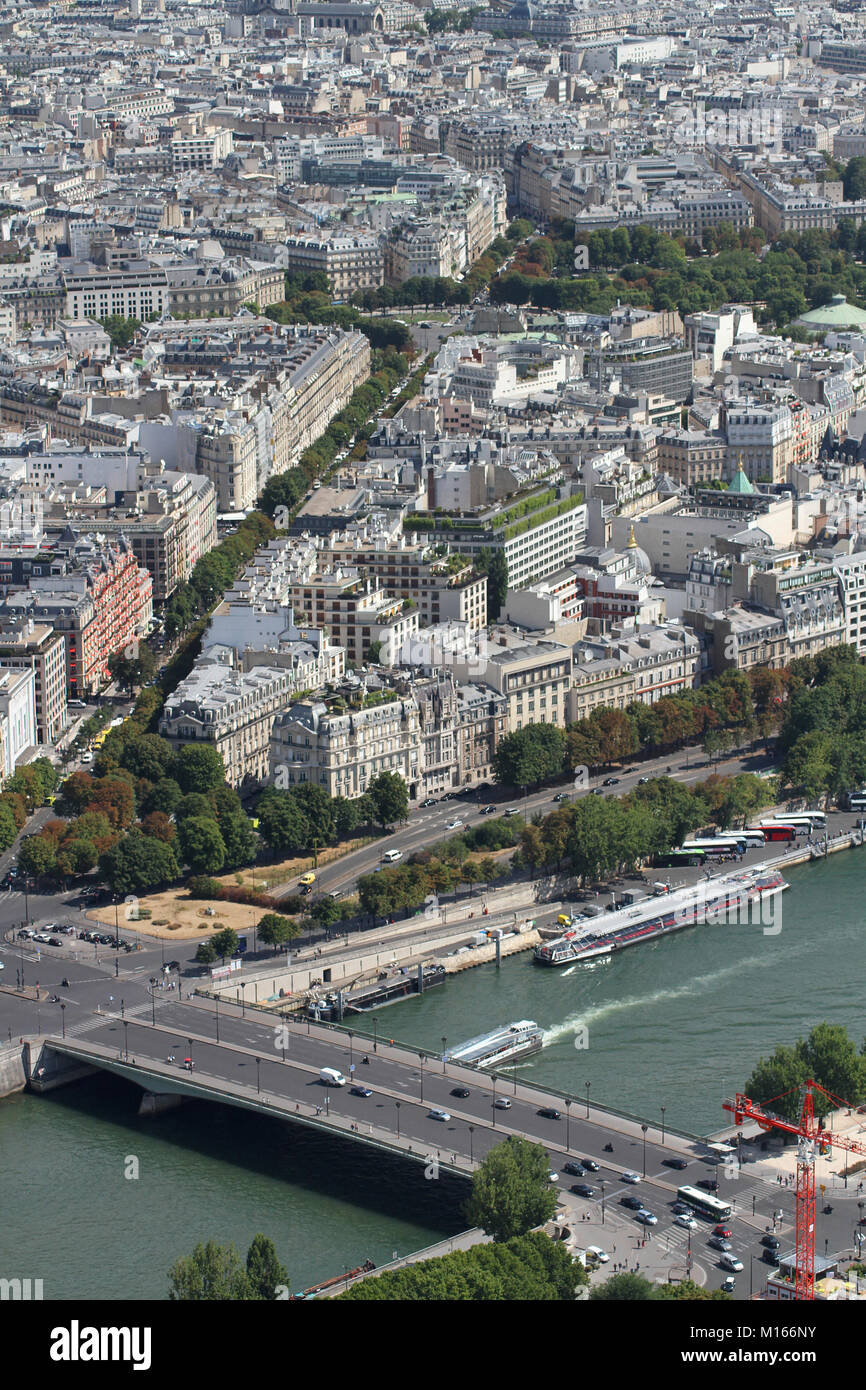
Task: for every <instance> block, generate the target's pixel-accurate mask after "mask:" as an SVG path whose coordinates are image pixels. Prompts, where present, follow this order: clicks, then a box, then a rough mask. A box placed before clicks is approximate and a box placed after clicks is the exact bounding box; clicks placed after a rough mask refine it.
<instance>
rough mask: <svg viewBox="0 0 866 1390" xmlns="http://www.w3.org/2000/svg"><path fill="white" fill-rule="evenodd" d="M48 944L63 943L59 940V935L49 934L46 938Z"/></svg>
mask: <svg viewBox="0 0 866 1390" xmlns="http://www.w3.org/2000/svg"><path fill="white" fill-rule="evenodd" d="M48 945H49V946H62V945H63V942H62V941H61V939H60V937H59V936H49V938H48Z"/></svg>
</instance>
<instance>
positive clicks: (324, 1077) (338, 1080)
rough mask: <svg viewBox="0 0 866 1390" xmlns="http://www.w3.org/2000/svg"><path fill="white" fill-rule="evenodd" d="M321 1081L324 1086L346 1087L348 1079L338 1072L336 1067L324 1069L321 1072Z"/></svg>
mask: <svg viewBox="0 0 866 1390" xmlns="http://www.w3.org/2000/svg"><path fill="white" fill-rule="evenodd" d="M319 1080H320V1081H321V1083H322V1085H323V1086H345V1084H346V1078H345V1076H344V1075H343V1073H342V1072H341V1071H336V1070H335V1068H334V1067H322V1070H321V1071H320V1072H319Z"/></svg>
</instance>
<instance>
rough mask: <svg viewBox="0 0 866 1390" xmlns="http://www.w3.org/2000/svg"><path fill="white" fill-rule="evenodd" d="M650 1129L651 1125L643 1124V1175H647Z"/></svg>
mask: <svg viewBox="0 0 866 1390" xmlns="http://www.w3.org/2000/svg"><path fill="white" fill-rule="evenodd" d="M648 1129H649V1125H641V1133H642V1134H643V1174H642V1176H643V1177H646V1132H647V1130H648Z"/></svg>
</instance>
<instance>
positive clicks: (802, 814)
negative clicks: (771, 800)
mask: <svg viewBox="0 0 866 1390" xmlns="http://www.w3.org/2000/svg"><path fill="white" fill-rule="evenodd" d="M770 820H771V821H775V823H776V824H777V825H803V826H805V827H806V829H807V830H814V829H815V828H816V827H817V829H819V830H823V829H824V826H825V825H826V824H827V817H826V816H825V815H824V812H823V811H797V812H796V813H795V814H794V815H791V816H770Z"/></svg>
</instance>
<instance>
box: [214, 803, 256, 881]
mask: <svg viewBox="0 0 866 1390" xmlns="http://www.w3.org/2000/svg"><path fill="white" fill-rule="evenodd" d="M218 825H219V831H220V834H221V836H222V839H223V845H224V847H225V863H224V868H226V869H240V868H242V867H243V866H244V865H246V864H252V863H253V862H254V860H255V857H256V833H255V831H254V830H253V827H252V823H251V822H250V818H249V816H245V815H244V813H243V811H234V812H229V813H228V814H225V815H221V816H220V818H219V821H218Z"/></svg>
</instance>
